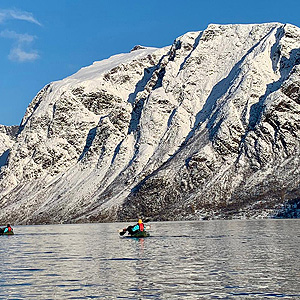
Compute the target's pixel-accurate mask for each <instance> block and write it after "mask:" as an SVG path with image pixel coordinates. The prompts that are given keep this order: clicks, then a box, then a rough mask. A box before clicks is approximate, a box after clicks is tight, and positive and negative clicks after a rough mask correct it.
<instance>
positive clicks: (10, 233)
mask: <svg viewBox="0 0 300 300" xmlns="http://www.w3.org/2000/svg"><path fill="white" fill-rule="evenodd" d="M0 235H14V232H13V231H9V232H3V233H2V232H1V233H0Z"/></svg>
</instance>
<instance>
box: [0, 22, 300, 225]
mask: <svg viewBox="0 0 300 300" xmlns="http://www.w3.org/2000/svg"><path fill="white" fill-rule="evenodd" d="M299 41H300V29H299V28H298V27H296V26H293V25H288V24H287V25H284V24H281V23H265V24H241V25H235V24H228V25H218V24H210V25H209V26H208V28H207V29H205V30H203V31H196V32H189V33H187V34H184V35H182V36H180V37H178V38H177V39H175V41H174V43H173V45H171V46H169V47H164V48H161V49H157V48H148V47H147V48H145V47H142V46H136V47H134V48H133V49H132V51H131V52H130V53H125V54H118V55H114V56H112V57H110V58H108V59H105V60H102V61H99V62H95V63H94V64H93V65H91V66H88V67H85V68H82V69H81V70H79V71H78V72H77V73H76V74H74V75H72V76H70V77H68V78H66V79H64V80H61V81H59V82H55V83H52V84H49V85H47V86H46V87H45V88H43V89H42V90H41V91H40V92H39V93H38V94H37V96H36V97H35V98H34V99H33V101H32V102H31V104H30V105H29V107H28V108H27V111H26V114H25V116H24V119H23V122H22V126H21V129H22V130H20V133H19V134H18V136H17V139H16V141H15V142H14V143H13V144H12V145H10V146H9V156H7V164H6V166H5V168H1V174H0V199H1V200H0V203H1V207H2V210H1V212H0V220H2V221H3V222H6V220H7V219H10V220H11V221H14V222H18V223H27V224H29V223H30V224H31V223H35V224H36V223H56V222H98V221H116V220H126V219H131V218H136V217H137V216H147V217H152V218H153V219H155V220H183V219H208V218H232V217H269V216H276V215H279V211H280V209H281V208H282V207H285V206H284V204H285V203H287V202H288V203H290V201H298V200H297V199H299V197H300V195H299V188H298V187H299V181H300V175H299V169H300V168H299V152H300V150H299V149H300V147H299V144H300V141H299V136H300V135H299V130H300V129H299V126H297V124H299V123H300V122H299V121H300V120H299V106H300V103H299V99H300V94H299V93H300V84H299V82H300V66H299V64H300V50H299V49H300V42H299ZM133 50H134V51H133ZM296 206H297V205H296Z"/></svg>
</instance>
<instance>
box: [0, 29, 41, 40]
mask: <svg viewBox="0 0 300 300" xmlns="http://www.w3.org/2000/svg"><path fill="white" fill-rule="evenodd" d="M0 37H3V38H8V39H13V40H16V41H17V42H18V43H31V42H33V41H34V39H35V38H36V37H35V36H33V35H30V34H27V33H25V34H22V33H16V32H15V31H12V30H3V31H1V32H0Z"/></svg>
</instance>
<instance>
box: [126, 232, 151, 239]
mask: <svg viewBox="0 0 300 300" xmlns="http://www.w3.org/2000/svg"><path fill="white" fill-rule="evenodd" d="M148 236H150V233H149V232H147V231H138V232H136V233H134V234H131V235H128V237H133V238H144V237H148Z"/></svg>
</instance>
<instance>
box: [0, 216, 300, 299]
mask: <svg viewBox="0 0 300 300" xmlns="http://www.w3.org/2000/svg"><path fill="white" fill-rule="evenodd" d="M126 225H129V224H128V223H126V224H125V223H119V224H118V223H114V224H80V225H77V224H76V225H45V226H16V227H14V229H15V235H14V236H0V254H1V269H0V299H31V300H32V299H38V300H41V299H170V300H174V299H276V298H280V299H300V254H299V253H300V229H299V228H300V220H253V221H241V220H237V221H236V220H233V221H203V222H157V223H151V231H150V233H151V237H149V238H144V239H133V238H120V237H119V234H118V230H119V229H122V228H124V227H125V226H126Z"/></svg>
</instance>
